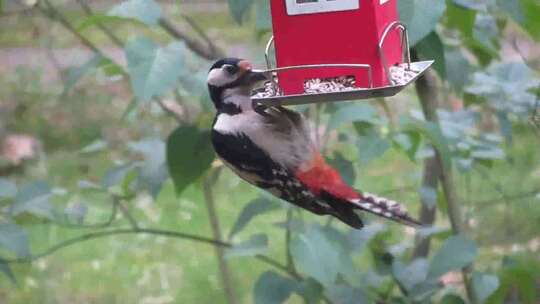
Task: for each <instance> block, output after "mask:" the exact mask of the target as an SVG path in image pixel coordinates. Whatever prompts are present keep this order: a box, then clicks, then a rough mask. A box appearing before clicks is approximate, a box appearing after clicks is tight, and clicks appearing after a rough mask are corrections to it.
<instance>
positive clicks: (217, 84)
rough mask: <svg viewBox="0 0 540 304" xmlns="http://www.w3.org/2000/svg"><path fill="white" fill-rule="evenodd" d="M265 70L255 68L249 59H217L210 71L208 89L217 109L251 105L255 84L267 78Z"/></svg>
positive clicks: (239, 107)
mask: <svg viewBox="0 0 540 304" xmlns="http://www.w3.org/2000/svg"><path fill="white" fill-rule="evenodd" d="M266 79H267V78H266V74H265V73H264V72H260V71H255V70H253V66H252V65H251V63H250V62H249V61H247V60H243V59H238V58H224V59H221V60H218V61H216V62H215V63H214V64H213V65H212V67H211V68H210V71H209V72H208V79H207V82H208V90H209V92H210V97H211V98H212V101H213V102H214V105H215V106H216V109H218V110H223V109H224V108H233V109H234V108H238V109H239V110H240V109H242V108H244V107H246V106H251V103H249V104H248V102H247V101H248V100H250V99H249V96H250V94H251V91H252V89H253V87H254V85H255V84H257V83H258V82H260V81H263V80H266Z"/></svg>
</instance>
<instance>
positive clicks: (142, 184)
mask: <svg viewBox="0 0 540 304" xmlns="http://www.w3.org/2000/svg"><path fill="white" fill-rule="evenodd" d="M128 147H129V149H130V150H131V151H133V152H136V153H139V154H141V155H142V156H143V157H144V162H143V163H142V164H141V168H140V171H139V174H138V179H137V185H138V187H137V188H138V189H144V190H147V191H148V192H150V194H151V195H152V197H154V198H156V197H157V196H158V194H159V192H160V191H161V187H162V186H163V183H164V182H165V180H167V178H168V177H169V175H168V172H167V162H166V159H165V158H166V156H165V155H166V153H165V142H163V140H162V139H161V138H154V137H150V138H146V139H143V140H140V141H137V142H131V143H129V144H128Z"/></svg>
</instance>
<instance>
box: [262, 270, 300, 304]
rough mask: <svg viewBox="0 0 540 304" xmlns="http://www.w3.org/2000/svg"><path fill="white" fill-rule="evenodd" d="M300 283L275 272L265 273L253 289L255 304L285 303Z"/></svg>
mask: <svg viewBox="0 0 540 304" xmlns="http://www.w3.org/2000/svg"><path fill="white" fill-rule="evenodd" d="M297 285H298V283H297V282H296V281H293V280H291V279H289V278H286V277H283V276H281V275H280V274H278V273H275V272H273V271H267V272H265V273H263V274H262V275H261V276H260V277H259V279H258V280H257V282H256V283H255V287H254V289H253V297H254V302H255V304H280V303H285V301H287V299H288V298H289V297H290V296H291V294H292V293H293V292H294V291H295V290H296V286H297Z"/></svg>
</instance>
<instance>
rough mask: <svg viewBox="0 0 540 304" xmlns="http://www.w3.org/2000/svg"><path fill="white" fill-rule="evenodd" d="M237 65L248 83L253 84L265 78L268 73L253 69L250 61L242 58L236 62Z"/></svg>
mask: <svg viewBox="0 0 540 304" xmlns="http://www.w3.org/2000/svg"><path fill="white" fill-rule="evenodd" d="M238 67H239V68H240V73H241V74H242V75H245V76H244V77H245V79H246V81H247V82H248V83H250V84H254V83H257V82H259V81H263V80H267V79H268V75H267V73H266V72H264V71H261V70H254V69H253V66H252V65H251V63H250V62H249V61H247V60H242V61H240V62H239V63H238Z"/></svg>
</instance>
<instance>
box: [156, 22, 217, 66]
mask: <svg viewBox="0 0 540 304" xmlns="http://www.w3.org/2000/svg"><path fill="white" fill-rule="evenodd" d="M159 26H160V27H161V28H162V29H163V30H165V32H167V33H168V34H169V35H171V36H172V37H174V38H176V39H178V40H183V41H184V42H185V43H186V46H187V47H188V48H189V49H190V50H192V51H193V52H195V53H196V54H197V55H199V56H200V57H202V58H205V59H207V60H216V59H218V58H221V57H223V56H222V54H220V52H218V51H217V50H213V49H210V50H209V49H207V48H206V47H204V46H203V45H201V44H200V43H199V42H198V41H197V40H195V39H193V38H191V37H189V36H188V35H187V34H186V33H184V32H182V31H180V30H179V29H178V28H176V27H174V25H173V24H172V23H171V22H170V21H169V20H167V19H164V18H160V19H159Z"/></svg>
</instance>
